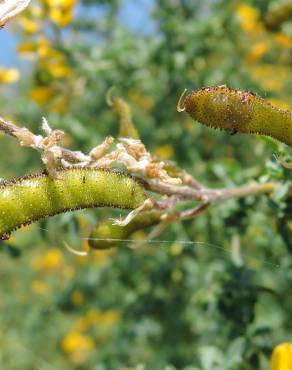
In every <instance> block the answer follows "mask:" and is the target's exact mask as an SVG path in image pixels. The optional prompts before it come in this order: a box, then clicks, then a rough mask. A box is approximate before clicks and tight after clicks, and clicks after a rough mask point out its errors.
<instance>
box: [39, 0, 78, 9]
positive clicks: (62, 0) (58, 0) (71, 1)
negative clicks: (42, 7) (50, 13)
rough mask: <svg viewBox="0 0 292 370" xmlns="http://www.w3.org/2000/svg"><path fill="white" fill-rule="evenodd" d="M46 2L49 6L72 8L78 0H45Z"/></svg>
mask: <svg viewBox="0 0 292 370" xmlns="http://www.w3.org/2000/svg"><path fill="white" fill-rule="evenodd" d="M44 2H45V4H46V5H47V6H49V7H62V8H70V7H73V6H74V5H75V4H76V3H77V0H44Z"/></svg>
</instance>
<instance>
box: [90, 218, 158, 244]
mask: <svg viewBox="0 0 292 370" xmlns="http://www.w3.org/2000/svg"><path fill="white" fill-rule="evenodd" d="M161 215H162V211H146V212H142V213H140V214H138V215H137V216H136V217H135V218H133V220H132V221H131V222H129V223H128V225H126V226H119V225H113V221H112V220H104V221H102V222H99V223H98V224H97V225H96V226H95V228H94V229H93V230H92V232H91V234H90V237H89V239H88V244H89V246H90V247H92V248H94V249H108V248H113V247H117V245H118V244H119V241H121V240H123V239H127V238H129V236H130V235H131V234H133V233H134V232H135V231H138V230H142V229H145V228H147V227H150V226H153V225H157V224H158V223H159V222H160V221H161V219H160V217H161ZM101 239H109V240H101ZM115 239H116V240H115Z"/></svg>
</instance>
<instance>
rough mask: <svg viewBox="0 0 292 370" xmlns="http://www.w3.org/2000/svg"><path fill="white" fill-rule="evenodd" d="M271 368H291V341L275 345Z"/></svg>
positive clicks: (289, 369)
mask: <svg viewBox="0 0 292 370" xmlns="http://www.w3.org/2000/svg"><path fill="white" fill-rule="evenodd" d="M271 370H292V343H282V344H279V345H278V346H276V347H275V349H274V351H273V353H272V358H271Z"/></svg>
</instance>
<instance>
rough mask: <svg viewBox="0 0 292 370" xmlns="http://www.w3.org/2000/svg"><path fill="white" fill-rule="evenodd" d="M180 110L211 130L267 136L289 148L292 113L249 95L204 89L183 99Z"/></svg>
mask: <svg viewBox="0 0 292 370" xmlns="http://www.w3.org/2000/svg"><path fill="white" fill-rule="evenodd" d="M180 100H182V99H181V98H180ZM180 105H181V102H180ZM180 110H185V111H186V112H187V113H189V115H190V116H191V117H192V118H193V119H194V120H196V121H198V122H200V123H202V124H204V125H206V126H209V127H211V128H217V129H221V130H226V131H228V132H230V133H231V134H235V133H237V132H240V133H245V134H259V135H266V136H271V137H273V138H275V139H277V140H279V141H281V142H283V143H285V144H287V145H289V146H292V111H290V110H283V109H279V108H277V107H275V106H273V105H272V104H270V103H269V102H267V101H266V100H264V99H262V98H261V97H259V96H257V95H256V94H254V93H252V92H250V91H242V90H237V89H230V88H228V87H227V86H225V85H221V86H214V87H206V88H203V89H199V90H195V91H192V92H191V93H190V94H189V95H187V96H186V97H185V99H184V104H183V108H181V109H180Z"/></svg>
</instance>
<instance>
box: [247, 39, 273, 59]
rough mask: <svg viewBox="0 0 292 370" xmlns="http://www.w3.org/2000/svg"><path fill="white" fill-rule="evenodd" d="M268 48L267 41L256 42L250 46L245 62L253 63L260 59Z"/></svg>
mask: <svg viewBox="0 0 292 370" xmlns="http://www.w3.org/2000/svg"><path fill="white" fill-rule="evenodd" d="M268 50H269V45H268V44H267V42H264V41H262V42H257V43H256V44H254V45H253V46H252V48H251V51H250V53H249V54H248V56H247V58H246V61H247V63H254V62H256V61H258V60H259V59H261V58H262V57H263V56H264V55H265V54H266V53H267V51H268Z"/></svg>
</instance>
